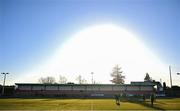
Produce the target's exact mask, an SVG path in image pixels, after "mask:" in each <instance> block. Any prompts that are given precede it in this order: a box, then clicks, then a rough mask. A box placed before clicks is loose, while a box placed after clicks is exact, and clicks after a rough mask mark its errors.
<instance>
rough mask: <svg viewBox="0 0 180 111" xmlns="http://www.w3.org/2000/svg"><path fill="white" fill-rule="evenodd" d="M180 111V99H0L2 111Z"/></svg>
mask: <svg viewBox="0 0 180 111" xmlns="http://www.w3.org/2000/svg"><path fill="white" fill-rule="evenodd" d="M119 109H120V110H180V98H174V99H157V100H156V101H155V103H154V107H151V105H150V101H149V100H147V101H146V102H130V101H123V102H121V104H120V106H118V105H116V104H115V100H114V99H49V98H48V99H19V98H13V99H0V110H119Z"/></svg>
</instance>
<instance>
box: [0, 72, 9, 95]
mask: <svg viewBox="0 0 180 111" xmlns="http://www.w3.org/2000/svg"><path fill="white" fill-rule="evenodd" d="M1 74H4V82H3V89H2V95H4V87H5V83H6V75H7V74H9V73H4V72H3V73H1Z"/></svg>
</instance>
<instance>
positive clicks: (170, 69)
mask: <svg viewBox="0 0 180 111" xmlns="http://www.w3.org/2000/svg"><path fill="white" fill-rule="evenodd" d="M169 74H170V83H171V88H172V76H171V66H169Z"/></svg>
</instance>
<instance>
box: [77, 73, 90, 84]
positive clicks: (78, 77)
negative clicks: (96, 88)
mask: <svg viewBox="0 0 180 111" xmlns="http://www.w3.org/2000/svg"><path fill="white" fill-rule="evenodd" d="M76 80H77V81H78V83H79V84H86V83H87V80H86V79H84V78H83V77H82V76H81V75H79V76H77V78H76Z"/></svg>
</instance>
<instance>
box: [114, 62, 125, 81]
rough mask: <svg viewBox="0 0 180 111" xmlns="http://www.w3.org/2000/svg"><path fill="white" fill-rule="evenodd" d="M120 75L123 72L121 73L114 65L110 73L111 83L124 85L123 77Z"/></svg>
mask: <svg viewBox="0 0 180 111" xmlns="http://www.w3.org/2000/svg"><path fill="white" fill-rule="evenodd" d="M122 73H123V71H121V67H119V66H118V65H116V66H115V67H114V68H113V70H112V73H111V77H112V78H113V79H112V80H111V82H112V83H115V84H124V79H125V76H123V75H122Z"/></svg>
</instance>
